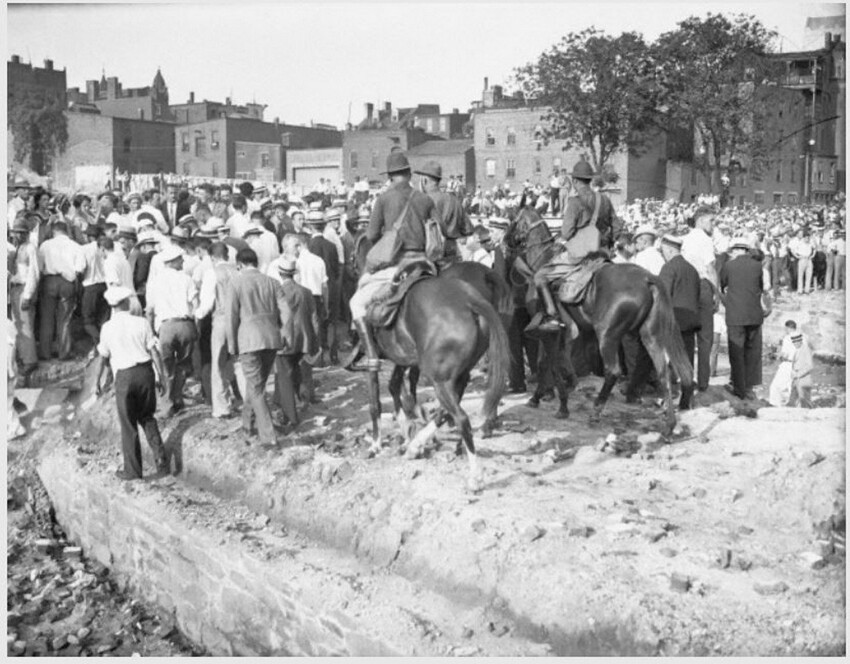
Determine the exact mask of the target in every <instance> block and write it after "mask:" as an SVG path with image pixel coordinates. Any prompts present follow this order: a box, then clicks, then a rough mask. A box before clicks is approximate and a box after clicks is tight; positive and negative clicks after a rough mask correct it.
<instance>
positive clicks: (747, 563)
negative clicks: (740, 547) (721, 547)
mask: <svg viewBox="0 0 850 664" xmlns="http://www.w3.org/2000/svg"><path fill="white" fill-rule="evenodd" d="M735 564H736V565H737V566H738V569H740V570H741V571H742V572H746V571H747V570H749V569H750V568H751V567H752V566H753V561H751V560H750V559H749V558H746V557H744V556H735Z"/></svg>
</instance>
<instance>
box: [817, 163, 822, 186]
mask: <svg viewBox="0 0 850 664" xmlns="http://www.w3.org/2000/svg"><path fill="white" fill-rule="evenodd" d="M818 184H823V171H822V170H821V169H820V167H818Z"/></svg>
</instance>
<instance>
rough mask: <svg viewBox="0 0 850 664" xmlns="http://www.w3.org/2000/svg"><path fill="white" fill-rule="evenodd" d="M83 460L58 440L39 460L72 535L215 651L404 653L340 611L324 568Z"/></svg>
mask: <svg viewBox="0 0 850 664" xmlns="http://www.w3.org/2000/svg"><path fill="white" fill-rule="evenodd" d="M81 465H82V464H81V463H80V462H79V461H78V459H77V458H76V455H75V454H74V453H73V452H72V451H71V450H70V449H68V448H63V447H62V446H61V444H60V443H57V444H55V445H52V446H50V448H49V449H48V448H45V450H44V453H43V455H42V461H41V464H40V468H39V475H40V477H41V478H42V481H43V482H44V485H45V487H46V488H47V491H48V493H49V494H50V496H51V499H52V501H53V504H54V506H55V509H56V514H57V519H58V520H59V522H60V523H61V524H62V525H63V527H64V528H65V530H66V532H67V533H68V535H69V537H70V538H71V539H72V540H74V541H77V542H79V543H80V544H81V545H82V547H83V548H84V550H85V551H86V552H87V555H89V556H91V557H93V558H95V559H97V560H99V561H100V562H101V563H103V564H105V565H108V566H109V567H110V568H111V569H112V570H113V571H114V572H115V573H116V574H118V576H119V578H122V579H123V580H124V581H126V583H127V584H128V585H129V586H130V587H131V588H132V589H133V590H135V591H136V592H138V593H139V594H140V595H141V596H143V597H144V598H145V599H147V600H149V601H152V602H155V603H156V604H158V605H160V606H161V607H164V608H166V609H169V610H173V611H174V614H175V617H176V620H177V622H178V624H179V625H180V627H181V629H182V630H183V631H184V633H185V634H186V635H187V636H188V637H189V638H191V639H193V640H195V641H196V642H198V643H200V644H203V645H204V646H205V647H207V648H208V649H209V650H210V651H211V652H212V653H214V654H217V655H310V656H321V655H341V656H380V655H400V654H403V653H402V652H401V651H399V650H398V649H397V648H396V647H394V646H393V645H392V644H391V643H389V642H388V641H387V639H386V638H385V637H382V636H381V635H377V634H375V633H374V626H372V625H368V626H366V625H363V624H358V623H357V622H355V621H354V620H352V619H351V617H349V616H347V615H346V614H345V612H344V611H343V610H342V609H341V608H340V607H341V606H343V605H345V597H344V596H345V593H344V590H341V589H335V588H334V587H333V585H329V584H328V582H327V578H328V577H327V574H326V573H324V572H322V571H319V570H315V569H310V568H309V567H308V566H305V565H304V564H303V563H302V562H299V561H297V560H295V559H294V558H289V557H287V556H286V555H284V556H279V557H277V558H276V559H274V560H271V561H270V560H264V559H263V558H262V556H260V555H256V554H253V553H252V552H250V551H247V550H246V546H245V544H243V543H242V542H240V538H239V536H238V535H235V534H234V533H232V532H228V531H225V530H223V529H221V528H217V527H215V526H211V525H209V524H204V527H195V526H193V525H191V524H190V523H188V522H187V518H186V516H185V514H181V513H180V512H179V511H178V510H175V509H174V508H173V507H170V506H168V505H166V504H165V503H164V501H163V500H162V499H161V497H159V496H158V495H157V494H156V492H155V491H153V490H151V489H150V488H149V487H146V486H144V485H142V484H141V483H136V484H133V485H127V484H119V482H118V481H117V480H114V479H112V478H109V477H105V476H104V475H103V474H90V473H88V472H86V470H85V469H84V468H82V467H81ZM131 487H132V488H131Z"/></svg>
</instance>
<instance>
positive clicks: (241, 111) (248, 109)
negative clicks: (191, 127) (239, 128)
mask: <svg viewBox="0 0 850 664" xmlns="http://www.w3.org/2000/svg"><path fill="white" fill-rule="evenodd" d="M265 110H266V105H265V104H257V103H250V104H245V105H241V106H240V105H237V104H233V103H232V102H231V99H230V97H227V99H226V100H225V102H224V103H223V104H222V103H221V102H220V101H208V100H206V99H204V100H203V101H197V102H196V101H195V93H194V92H190V93H189V99H188V101H187V102H186V103H185V104H174V105H173V106H172V107H171V112H172V113H173V115H174V121H175V122H177V123H178V124H195V123H197V122H206V121H207V120H215V119H216V118H221V117H228V118H247V119H251V120H260V121H262V119H263V112H264V111H265Z"/></svg>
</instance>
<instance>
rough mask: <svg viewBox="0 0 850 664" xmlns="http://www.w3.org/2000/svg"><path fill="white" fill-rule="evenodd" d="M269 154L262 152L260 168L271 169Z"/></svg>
mask: <svg viewBox="0 0 850 664" xmlns="http://www.w3.org/2000/svg"><path fill="white" fill-rule="evenodd" d="M269 162H270V159H269V153H268V152H261V153H260V168H268V167H269Z"/></svg>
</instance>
